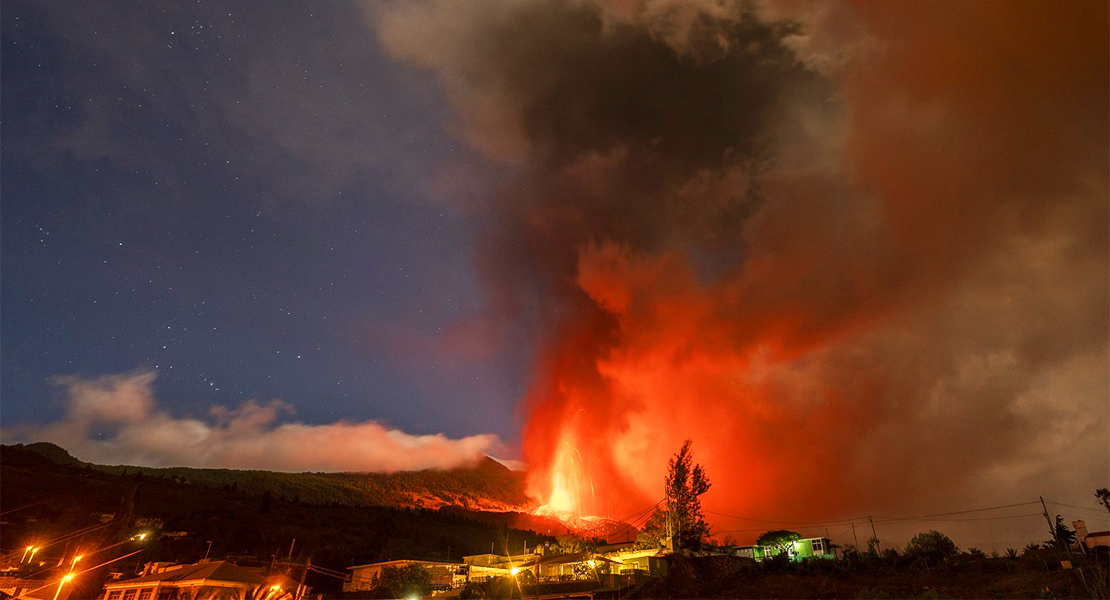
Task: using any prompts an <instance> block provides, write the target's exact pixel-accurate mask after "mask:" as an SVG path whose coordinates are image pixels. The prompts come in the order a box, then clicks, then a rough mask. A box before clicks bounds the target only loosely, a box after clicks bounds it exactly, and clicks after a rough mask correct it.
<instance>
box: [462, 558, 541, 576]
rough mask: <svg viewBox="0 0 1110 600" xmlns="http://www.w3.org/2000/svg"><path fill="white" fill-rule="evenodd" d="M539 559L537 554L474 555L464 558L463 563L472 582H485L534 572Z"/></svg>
mask: <svg viewBox="0 0 1110 600" xmlns="http://www.w3.org/2000/svg"><path fill="white" fill-rule="evenodd" d="M539 558H540V557H539V556H538V555H535V554H516V555H513V556H502V555H500V554H474V555H471V556H464V557H463V562H465V563H466V574H467V577H469V580H470V581H484V580H486V579H489V578H491V577H510V576H512V575H517V574H519V572H520V571H522V570H527V571H532V570H534V568H535V565H536V562H537V561H538V560H539ZM514 571H515V572H514ZM534 574H535V573H533V575H534Z"/></svg>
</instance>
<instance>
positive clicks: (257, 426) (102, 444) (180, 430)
mask: <svg viewBox="0 0 1110 600" xmlns="http://www.w3.org/2000/svg"><path fill="white" fill-rule="evenodd" d="M156 378H157V374H156V373H155V372H154V371H149V370H144V371H136V372H132V373H124V374H114V375H103V376H99V377H92V378H87V377H81V376H77V375H69V376H59V377H56V378H54V384H55V385H57V386H58V387H59V388H60V389H61V390H62V392H63V394H64V397H65V399H66V404H67V406H66V414H65V416H64V417H63V418H62V419H61V420H59V421H57V422H55V423H52V424H50V425H46V426H43V427H21V428H18V429H16V430H14V431H11V432H7V431H6V432H5V435H4V437H5V439H11V438H12V437H15V438H17V439H22V440H25V441H49V442H53V443H56V444H58V445H60V446H63V447H64V448H66V449H67V450H69V451H70V452H71V453H73V454H74V455H75V456H77V457H78V458H80V459H82V460H86V461H91V462H94V463H102V464H136V465H144V466H152V467H167V466H186V467H218V468H230V469H266V470H272V471H290V472H296V471H374V472H392V471H409V470H420V469H449V468H453V467H459V466H465V465H467V464H471V463H473V462H474V461H476V460H479V459H481V458H482V457H483V456H485V454H486V453H488V452H491V451H493V450H494V449H496V448H497V447H498V446H499V445H500V442H499V440H498V438H497V436H494V435H489V434H484V435H472V436H467V437H464V438H461V439H451V438H448V437H446V436H444V435H443V434H435V435H412V434H409V433H405V432H403V431H400V430H397V429H389V428H388V427H385V426H383V425H381V424H379V423H377V422H374V421H365V422H362V423H349V422H343V421H340V422H337V423H330V424H325V425H313V424H307V423H298V422H280V417H281V416H282V415H290V414H292V413H293V407H292V406H291V405H289V404H287V403H285V402H282V401H281V400H271V401H270V402H267V403H259V402H257V401H254V400H248V401H247V402H245V403H243V404H242V405H240V406H239V407H237V408H227V407H225V406H218V405H217V406H213V407H212V408H211V409H210V410H209V413H208V418H207V419H199V418H184V417H177V416H174V415H171V414H170V413H169V412H167V411H165V410H161V409H160V408H159V407H158V402H157V400H156V398H155V396H154V381H155V379H156ZM9 434H14V435H9Z"/></svg>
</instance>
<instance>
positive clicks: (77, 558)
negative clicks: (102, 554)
mask: <svg viewBox="0 0 1110 600" xmlns="http://www.w3.org/2000/svg"><path fill="white" fill-rule="evenodd" d="M82 558H85V557H84V556H82V555H80V554H78V555H77V556H74V557H73V564H72V565H70V566H69V570H70V571H72V570H73V569H75V568H77V561H79V560H81V559H82Z"/></svg>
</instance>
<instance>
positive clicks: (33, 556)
mask: <svg viewBox="0 0 1110 600" xmlns="http://www.w3.org/2000/svg"><path fill="white" fill-rule="evenodd" d="M38 551H39V549H38V548H31V558H29V559H27V562H34V561H35V553H36V552H38Z"/></svg>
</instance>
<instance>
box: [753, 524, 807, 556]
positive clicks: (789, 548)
mask: <svg viewBox="0 0 1110 600" xmlns="http://www.w3.org/2000/svg"><path fill="white" fill-rule="evenodd" d="M800 539H802V536H801V534H799V533H798V532H797V531H787V530H785V529H777V530H775V531H767V532H765V533H764V534H763V535H761V536H759V539H757V540H756V541H755V543H756V545H759V546H770V547H772V548H778V549H779V550H781V551H782V553H783V554H786V555H787V556H790V555H791V554H793V544H794V542H796V541H798V540H800Z"/></svg>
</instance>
